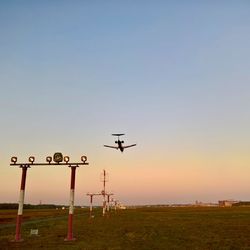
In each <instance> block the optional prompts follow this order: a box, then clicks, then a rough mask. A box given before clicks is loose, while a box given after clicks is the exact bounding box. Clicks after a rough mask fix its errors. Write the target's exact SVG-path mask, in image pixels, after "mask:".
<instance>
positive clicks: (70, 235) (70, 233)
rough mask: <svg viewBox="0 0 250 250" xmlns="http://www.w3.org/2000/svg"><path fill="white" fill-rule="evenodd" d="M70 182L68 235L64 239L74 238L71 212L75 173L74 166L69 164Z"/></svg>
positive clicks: (72, 208) (72, 212) (72, 210)
mask: <svg viewBox="0 0 250 250" xmlns="http://www.w3.org/2000/svg"><path fill="white" fill-rule="evenodd" d="M70 168H71V183H70V200H69V219H68V235H67V238H66V239H65V240H66V241H72V240H75V238H73V214H74V196H75V175H76V166H71V167H70Z"/></svg>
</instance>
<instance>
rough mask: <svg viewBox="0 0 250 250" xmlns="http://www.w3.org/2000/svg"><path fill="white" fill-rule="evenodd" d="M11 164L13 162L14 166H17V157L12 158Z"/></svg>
mask: <svg viewBox="0 0 250 250" xmlns="http://www.w3.org/2000/svg"><path fill="white" fill-rule="evenodd" d="M11 162H12V163H13V164H16V162H17V157H16V156H12V157H11Z"/></svg>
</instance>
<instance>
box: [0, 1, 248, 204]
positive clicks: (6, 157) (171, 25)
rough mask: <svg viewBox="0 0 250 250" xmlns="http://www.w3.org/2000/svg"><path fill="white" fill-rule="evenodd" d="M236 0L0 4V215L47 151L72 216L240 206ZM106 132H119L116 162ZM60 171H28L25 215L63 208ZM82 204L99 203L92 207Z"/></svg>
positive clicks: (240, 60)
mask: <svg viewBox="0 0 250 250" xmlns="http://www.w3.org/2000/svg"><path fill="white" fill-rule="evenodd" d="M249 10H250V3H249V1H243V0H242V1H219V2H218V1H203V2H202V3H201V2H198V1H192V0H191V1H181V0H180V1H160V0H159V1H150V0H147V1H140V0H138V1H130V0H129V1H112V0H108V1H97V0H96V1H77V0H76V1H58V0H55V1H46V0H45V1H28V0H26V1H22V2H20V1H15V0H13V1H7V0H6V1H5V0H2V1H0V116H1V125H0V126H1V131H0V135H1V140H0V179H1V181H0V202H17V201H18V197H19V189H20V182H21V169H19V168H18V167H11V166H10V165H9V164H10V158H11V156H17V157H18V162H25V161H27V160H28V157H29V156H31V155H33V156H35V157H36V162H45V158H46V156H52V155H53V154H54V153H55V152H62V153H63V154H64V155H69V156H70V159H71V160H72V161H79V160H80V157H81V155H86V156H87V157H88V162H89V166H84V167H79V168H77V172H76V193H75V203H76V204H78V205H86V204H88V201H89V200H88V199H89V198H88V197H87V196H86V193H87V192H100V191H101V190H102V183H101V181H100V175H101V173H102V171H103V169H106V171H107V172H108V173H109V180H108V183H107V190H108V191H110V192H113V193H114V194H115V198H116V199H118V200H120V201H121V202H123V203H124V204H170V203H193V202H195V201H196V200H199V201H203V202H217V201H218V200H222V199H236V200H250V154H249V152H250V133H249V128H250V111H249V106H250V72H249V68H250V48H249V44H250V15H249ZM112 133H125V136H124V137H123V138H122V139H123V140H124V141H125V143H124V144H132V143H137V146H136V147H133V148H130V149H127V150H125V151H124V152H123V153H120V152H118V151H116V150H113V149H109V148H104V147H103V144H108V145H113V144H114V141H115V138H114V137H112V136H111V134H112ZM69 187H70V169H69V168H67V167H62V166H60V167H52V166H48V167H35V166H34V167H32V168H30V169H28V172H27V180H26V191H25V203H32V204H38V203H39V202H42V203H55V204H68V201H69ZM94 202H95V204H101V200H100V199H99V198H96V199H95V200H94Z"/></svg>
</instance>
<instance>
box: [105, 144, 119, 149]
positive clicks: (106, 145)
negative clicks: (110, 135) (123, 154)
mask: <svg viewBox="0 0 250 250" xmlns="http://www.w3.org/2000/svg"><path fill="white" fill-rule="evenodd" d="M103 146H104V147H107V148H114V149H118V147H115V146H108V145H103Z"/></svg>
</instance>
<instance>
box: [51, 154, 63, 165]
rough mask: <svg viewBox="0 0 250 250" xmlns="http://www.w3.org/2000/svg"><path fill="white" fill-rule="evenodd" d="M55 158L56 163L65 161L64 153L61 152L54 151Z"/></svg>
mask: <svg viewBox="0 0 250 250" xmlns="http://www.w3.org/2000/svg"><path fill="white" fill-rule="evenodd" d="M53 160H54V162H56V163H60V162H62V161H63V155H62V153H60V152H57V153H54V156H53Z"/></svg>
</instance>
